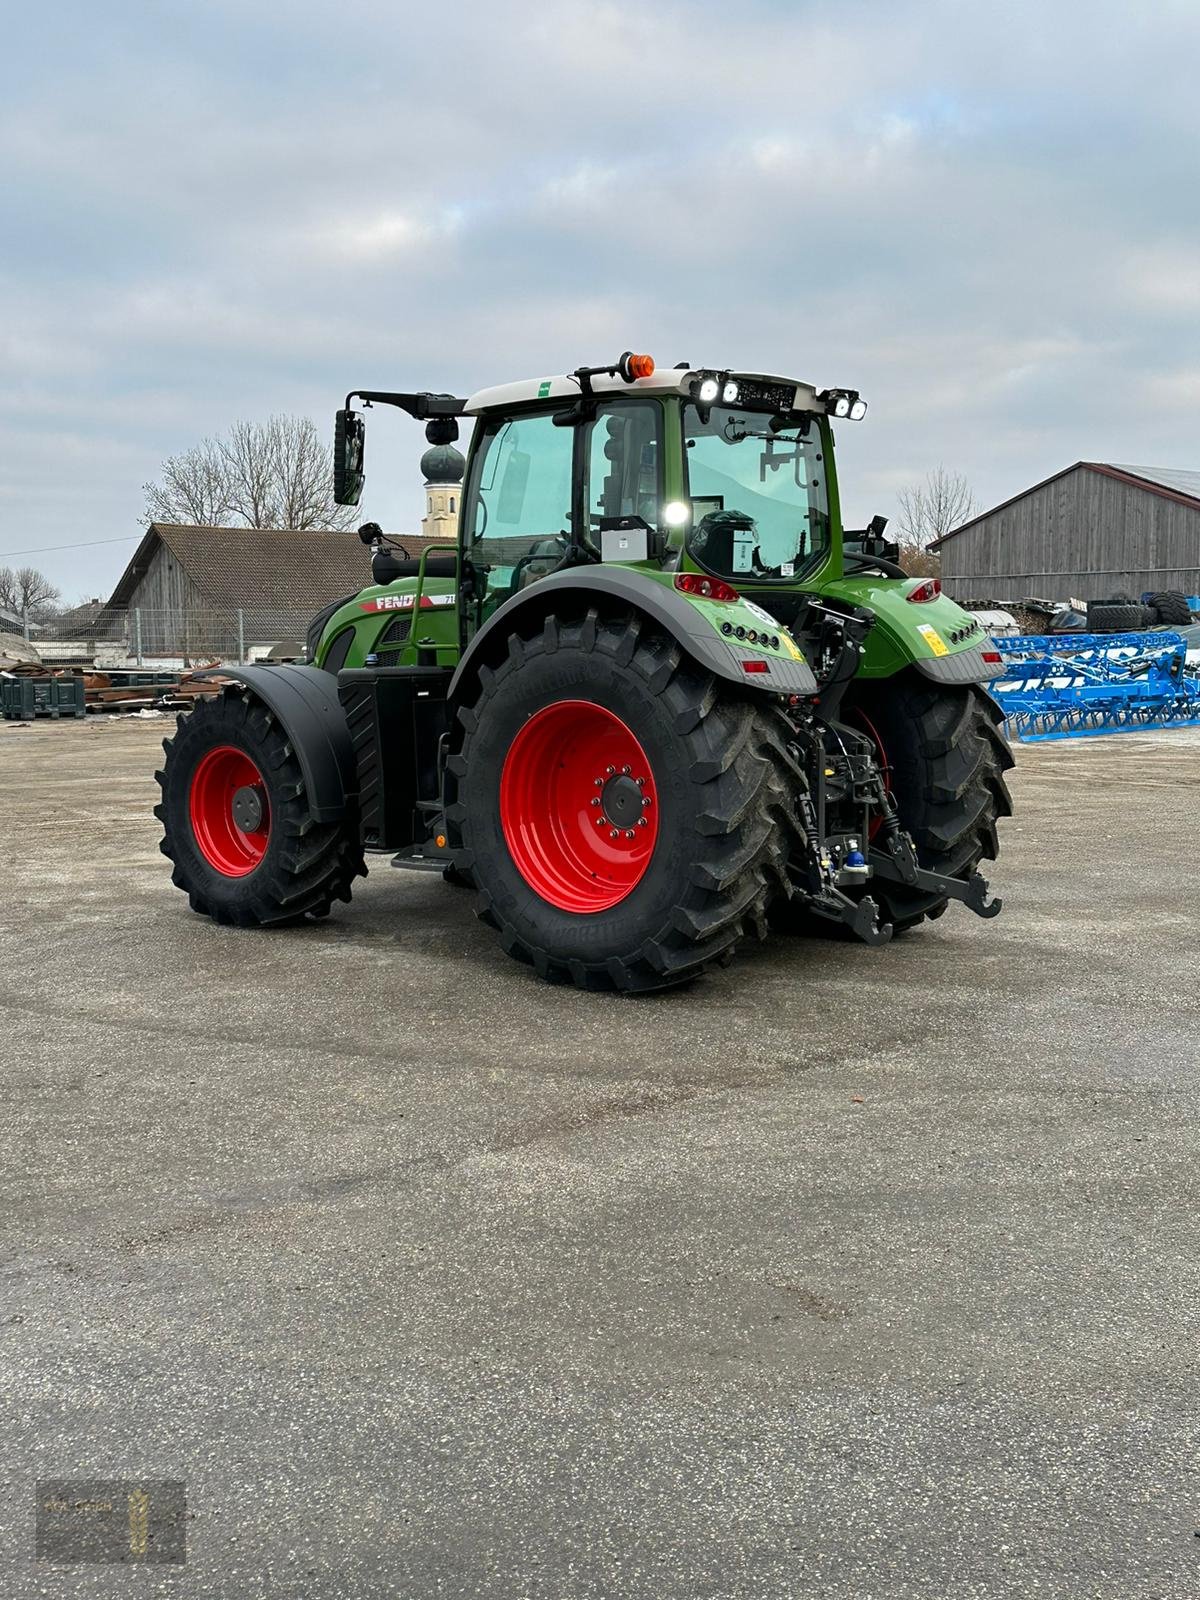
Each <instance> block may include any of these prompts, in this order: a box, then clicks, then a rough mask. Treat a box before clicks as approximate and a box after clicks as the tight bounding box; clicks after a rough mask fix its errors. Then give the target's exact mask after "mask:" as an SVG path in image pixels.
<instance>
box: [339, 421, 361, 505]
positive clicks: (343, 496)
mask: <svg viewBox="0 0 1200 1600" xmlns="http://www.w3.org/2000/svg"><path fill="white" fill-rule="evenodd" d="M366 443H367V425H366V422H365V421H364V420H363V417H362V415H361V414H360V413H359V412H357V411H348V410H347V411H339V412H338V413H337V416H336V417H335V419H334V425H333V498H334V500H335V501H336V502H337V503H338V505H339V506H356V505H357V504H358V502H359V501H360V500H361V499H362V492H363V482H364V473H363V451H364V449H365V448H366Z"/></svg>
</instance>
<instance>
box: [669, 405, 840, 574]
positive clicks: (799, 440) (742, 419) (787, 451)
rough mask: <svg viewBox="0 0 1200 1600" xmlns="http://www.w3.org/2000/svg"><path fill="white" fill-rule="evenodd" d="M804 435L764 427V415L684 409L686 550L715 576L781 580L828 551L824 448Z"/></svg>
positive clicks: (816, 437)
mask: <svg viewBox="0 0 1200 1600" xmlns="http://www.w3.org/2000/svg"><path fill="white" fill-rule="evenodd" d="M803 421H804V422H807V423H808V431H807V432H805V431H804V430H803V428H802V427H797V426H789V427H785V428H783V429H782V430H781V431H780V432H778V433H774V432H772V430H771V427H770V423H771V418H770V417H769V416H768V415H767V414H766V413H765V412H754V411H738V410H737V409H736V408H735V409H730V408H728V407H725V406H713V407H711V408H710V409H701V408H698V407H696V406H694V405H686V406H685V407H684V408H683V445H684V461H685V464H686V471H687V480H688V494H689V498H690V500H691V506H692V521H691V530H690V532H689V534H688V539H687V548H688V553H689V554H690V555H691V556H692V557H693V558H694V559H695V560H696V561H697V562H698V563H699V565H700V566H702V567H707V568H708V570H709V571H710V572H714V573H718V574H720V575H721V576H722V577H727V578H738V579H742V580H746V579H755V580H757V581H758V582H760V583H787V582H789V581H791V580H793V579H794V578H796V577H797V576H798V575H799V574H800V573H802V572H804V571H807V570H810V569H811V568H813V567H815V566H816V565H818V564H819V562H820V560H821V558H822V557H823V556H824V554H825V553H826V551H827V550H828V549H829V501H828V496H827V494H826V486H825V460H824V446H823V444H822V442H821V431H820V428H819V426H818V425H817V422H816V420H815V419H810V418H807V417H806V418H804V419H803Z"/></svg>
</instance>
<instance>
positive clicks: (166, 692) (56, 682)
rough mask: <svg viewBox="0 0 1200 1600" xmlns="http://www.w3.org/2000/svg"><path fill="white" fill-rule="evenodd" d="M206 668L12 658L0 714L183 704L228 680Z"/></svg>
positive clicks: (1, 681)
mask: <svg viewBox="0 0 1200 1600" xmlns="http://www.w3.org/2000/svg"><path fill="white" fill-rule="evenodd" d="M204 670H206V669H205V668H194V669H191V670H183V671H180V670H174V671H171V670H165V671H152V670H146V669H142V668H133V667H131V668H128V669H126V668H123V667H114V668H110V669H106V670H105V671H103V672H97V671H84V672H82V673H79V672H47V671H46V669H45V667H43V666H41V665H40V664H37V663H32V662H24V661H22V662H19V663H18V662H12V663H9V664H8V665H7V666H6V668H5V670H4V673H3V676H2V677H0V713H2V714H3V716H4V718H5V720H6V721H9V722H13V721H22V722H27V721H29V720H31V719H32V718H34V717H83V716H86V715H87V714H88V712H102V711H104V712H107V711H143V710H147V709H159V708H161V709H170V708H183V707H187V706H189V705H191V704H192V703H193V701H194V700H195V699H196V698H197V697H198V696H199V695H211V694H218V693H219V692H220V690H221V688H222V687H223V685H224V683H225V682H226V681H227V680H225V679H223V678H207V677H200V676H199V674H200V673H201V672H202V671H204Z"/></svg>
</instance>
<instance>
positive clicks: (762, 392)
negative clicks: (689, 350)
mask: <svg viewBox="0 0 1200 1600" xmlns="http://www.w3.org/2000/svg"><path fill="white" fill-rule="evenodd" d="M355 399H357V400H359V401H361V402H363V404H364V406H371V405H380V404H384V405H390V406H397V407H399V408H400V409H401V410H403V411H406V412H407V413H408V414H409V415H410V416H412V417H414V418H417V419H418V420H421V421H423V422H424V423H425V424H426V437H427V439H428V441H429V444H430V446H431V448H430V450H429V451H427V453H426V455H425V457H424V458H423V461H422V465H423V467H424V468H425V470H426V477H427V478H429V477H430V476H432V477H433V478H434V479H435V481H441V482H443V483H453V482H454V481H455V480H457V479H458V478H459V477H460V476H461V479H462V482H461V489H458V490H457V491H456V493H454V494H452V495H451V496H450V509H452V510H453V511H454V513H455V515H456V516H457V518H458V536H457V542H456V543H454V544H453V545H449V544H448V545H446V546H444V547H442V548H436V547H430V548H427V549H425V551H424V552H423V553H422V555H421V556H420V558H419V559H418V560H411V561H406V560H401V559H398V558H397V555H396V552H395V551H394V550H393V549H392V548H391V547H389V544H388V541H387V540H386V539H385V538H384V536H383V535H382V533H381V532H380V530H379V529H378V527H376V526H375V525H374V524H371V523H368V524H367V525H366V526H365V527H364V528H363V529H362V530H360V532H361V535H362V537H363V539H364V542H367V543H369V544H370V545H371V547H372V576H373V578H374V582H373V583H372V584H371V585H370V586H369V587H367V588H365V589H363V590H362V592H361V593H359V594H356V595H352V596H349V597H347V598H346V599H345V600H342V601H338V602H336V603H335V604H333V605H331V606H329V607H328V608H327V609H326V610H325V611H324V612H322V613H321V614H320V615H319V616H318V617H317V618H316V619H314V624H313V627H312V629H311V630H310V634H309V641H308V648H307V657H308V659H307V660H306V661H305V662H303V663H299V664H291V665H282V666H268V665H261V666H245V667H237V668H225V669H221V670H222V671H223V672H224V674H225V675H226V676H228V677H232V678H234V679H235V680H237V681H236V683H235V684H233V685H230V686H227V687H226V688H224V690H223V691H222V692H221V693H220V695H218V696H216V697H214V698H212V699H210V700H206V701H202V702H200V703H199V704H198V705H197V707H196V709H195V710H194V711H192V712H191V713H190V714H189V715H187V716H185V717H181V718H180V721H179V727H178V731H177V733H176V736H175V738H174V739H173V740H169V741H167V742H166V744H165V749H166V761H165V764H164V768H163V771H162V772H160V773H159V774H158V779H159V783H160V784H161V786H162V791H163V794H162V803H161V804H160V805H159V806H158V807H157V810H156V814H157V816H158V817H159V818H160V819H161V820H162V823H163V828H164V834H165V837H164V839H163V842H162V849H163V851H164V853H165V854H166V855H167V856H169V857H170V859H171V860H172V862H173V863H174V873H173V878H174V882H175V883H176V884H177V885H178V886H179V887H180V888H181V889H183V890H185V891H186V893H187V894H188V896H189V898H190V901H191V905H192V908H193V910H195V911H198V912H202V913H204V914H206V915H208V916H210V917H213V918H214V919H215V920H216V921H218V922H222V923H231V924H236V925H238V926H242V927H264V926H277V925H280V924H283V923H288V922H294V921H298V920H301V919H303V918H306V917H313V916H324V915H325V914H326V913H327V912H328V911H329V910H330V908H331V906H332V904H333V902H334V901H337V900H349V899H350V893H351V888H352V885H353V883H354V880H355V878H356V877H358V876H360V875H362V874H365V872H366V865H365V852H373V851H384V852H387V853H388V854H389V855H391V856H392V857H393V858H394V860H393V864H394V865H396V866H402V867H408V868H414V869H418V870H426V871H429V870H432V871H437V872H441V873H443V874H444V875H445V877H446V878H447V879H448V880H449V881H451V882H452V883H458V884H465V885H469V886H470V887H471V888H472V889H473V890H474V891H475V896H476V900H475V905H476V910H477V912H478V914H479V916H480V917H482V918H483V920H484V921H485V922H486V923H488V924H489V925H490V926H491V927H492V928H494V929H495V930H496V933H497V935H498V936H499V939H500V942H501V944H502V946H503V948H504V949H505V950H506V951H507V952H508V953H509V954H510V955H511V956H514V957H516V958H517V959H518V960H520V961H524V962H527V963H530V964H532V966H533V967H534V968H535V969H536V970H537V972H538V973H539V974H540V975H541V976H542V977H544V978H547V979H551V980H555V981H566V982H571V983H574V984H576V985H578V986H579V987H580V988H584V989H617V990H624V991H645V990H653V989H663V988H667V987H669V986H670V985H672V984H677V983H681V982H684V981H686V980H688V979H690V978H693V977H695V976H696V975H697V974H698V973H700V972H703V971H704V970H705V969H706V968H707V967H709V966H711V965H712V964H714V963H724V962H727V961H728V960H729V959H730V958H731V957H732V956H733V953H734V951H735V950H736V948H737V946H738V945H739V943H740V942H741V941H742V940H743V939H744V938H747V937H749V936H750V935H758V936H760V937H761V936H762V935H763V934H764V933H765V932H766V931H767V928H768V923H769V921H770V923H771V924H772V925H775V926H783V927H787V926H791V927H801V928H803V929H805V930H806V931H814V930H820V929H825V930H832V929H835V928H837V929H841V930H843V931H846V930H848V931H849V932H850V933H852V934H853V935H855V936H857V937H858V938H860V939H862V940H865V941H866V942H867V943H868V944H882V943H884V942H885V941H886V940H888V939H889V938H890V937H891V936H892V934H893V933H899V932H902V931H904V930H906V929H909V928H912V927H914V926H915V925H916V924H917V923H919V922H921V921H922V919H924V918H926V917H929V918H933V917H938V916H940V915H941V914H942V912H943V911H945V909H946V906H947V904H948V903H949V902H950V901H951V900H958V901H962V902H964V903H965V904H966V905H967V906H968V907H969V908H970V909H971V910H973V911H975V912H976V913H978V914H979V915H980V916H984V917H988V916H992V915H994V914H995V913H996V912H997V911H998V910H999V909H1000V902H999V901H998V900H995V899H992V900H989V898H988V889H987V884H986V882H985V880H984V879H983V878H982V877H981V876H980V874H979V872H978V870H977V869H978V865H979V862H980V860H981V859H982V858H984V857H987V858H989V859H992V858H994V857H995V856H996V853H997V838H996V825H997V822H998V821H999V819H1000V818H1001V817H1003V816H1007V815H1009V814H1010V812H1011V804H1010V801H1009V795H1008V789H1007V786H1006V783H1005V777H1004V774H1005V770H1006V769H1007V768H1008V767H1009V766H1011V764H1012V758H1011V756H1010V754H1009V751H1008V746H1007V744H1006V742H1005V739H1004V735H1003V731H1002V722H1001V716H1000V712H999V711H998V709H997V707H996V705H995V703H994V702H993V700H992V699H991V697H990V695H989V694H988V693H987V691H986V689H985V688H984V684H985V683H986V682H987V680H988V679H990V678H992V677H994V676H996V674H997V672H998V670H999V666H1000V658H999V656H998V655H997V654H996V653H995V652H994V651H992V650H990V649H989V647H988V642H987V640H986V639H985V638H984V637H983V635H982V634H981V632H980V629H979V625H978V624H977V623H976V622H975V621H974V620H973V619H972V618H971V617H970V616H969V615H968V614H967V613H966V612H965V611H963V610H962V609H960V607H958V606H957V605H955V604H954V603H953V602H952V601H951V600H950V599H949V598H948V597H946V596H945V595H943V594H942V593H941V591H940V585H939V584H938V582H937V580H936V579H917V578H910V577H908V576H906V574H905V573H904V572H903V570H902V569H901V568H900V567H899V566H898V565H897V564H896V562H897V557H898V551H897V548H896V546H895V545H894V544H890V543H889V542H888V541H887V540H886V539H885V537H884V523H883V520H882V519H879V518H877V519H875V521H874V522H873V523H872V524H871V527H870V528H868V529H866V530H864V531H862V532H859V533H854V534H850V533H847V532H845V531H844V530H843V528H842V522H841V516H840V512H839V506H838V488H837V475H836V472H835V470H834V448H833V426H832V424H833V422H834V421H840V420H842V419H845V420H847V421H848V422H849V421H854V422H857V421H859V420H861V418H862V416H863V415H864V413H865V411H866V405H865V402H864V401H863V400H862V399H861V398H860V397H859V395H858V394H857V393H856V392H855V391H854V390H846V389H822V390H817V389H815V388H813V387H812V386H811V385H809V384H806V383H798V382H796V381H795V380H793V379H790V378H780V377H769V376H764V375H762V374H759V373H744V372H735V371H728V370H725V369H720V370H718V369H715V368H700V369H697V368H693V367H690V366H688V365H686V364H684V365H681V366H679V367H676V368H673V369H671V370H669V371H665V372H664V371H662V370H657V371H656V370H655V367H654V363H653V361H651V359H650V358H649V357H648V356H640V355H634V354H632V353H628V352H627V353H626V354H625V355H624V356H622V357H621V359H620V360H619V361H617V362H615V363H614V364H613V365H611V366H607V367H579V368H577V369H576V370H575V371H574V372H572V373H569V374H566V375H564V376H561V377H551V378H543V379H540V380H532V381H529V382H522V383H510V384H505V385H502V386H501V387H498V388H492V389H485V390H482V391H481V392H480V393H478V394H475V395H473V396H472V397H471V398H470V399H469V400H464V399H459V398H456V397H455V396H453V395H445V394H432V393H420V394H396V393H390V392H380V391H374V390H359V391H355V392H354V393H353V394H351V395H350V396H348V397H347V400H346V405H345V408H344V409H343V410H341V411H339V412H338V414H337V424H336V435H335V480H336V481H335V492H336V495H337V498H338V500H339V502H340V503H342V504H345V505H357V504H358V502H359V498H360V496H361V493H362V487H363V456H364V444H365V419H364V415H363V411H362V410H355V409H354V408H353V406H352V404H351V402H352V401H353V400H355ZM462 417H470V418H472V419H473V422H474V431H473V434H472V437H471V442H470V446H469V449H468V452H467V456H466V459H465V461H463V458H462V457H461V456H460V455H459V454H458V452H457V450H455V449H454V440H455V439H456V438H457V437H458V422H459V419H460V418H462ZM460 469H462V470H460ZM455 501H457V504H455V503H454V502H455Z"/></svg>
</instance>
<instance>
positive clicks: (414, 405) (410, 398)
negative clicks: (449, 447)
mask: <svg viewBox="0 0 1200 1600" xmlns="http://www.w3.org/2000/svg"><path fill="white" fill-rule="evenodd" d="M354 399H358V400H362V401H363V402H364V403H365V404H366V405H381V406H399V408H400V410H401V411H407V412H408V414H409V416H410V417H415V418H416V419H417V421H418V422H424V420H425V419H426V417H463V416H466V413H467V402H466V401H465V400H460V399H459V398H458V396H457V395H453V394H430V393H429V391H428V390H427V389H423V390H422V391H421V393H420V394H400V393H395V392H394V391H392V390H390V389H352V390H351V391H350V393H349V394H348V395H347V396H346V410H347V411H349V410H350V402H351V401H352V400H354Z"/></svg>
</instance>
